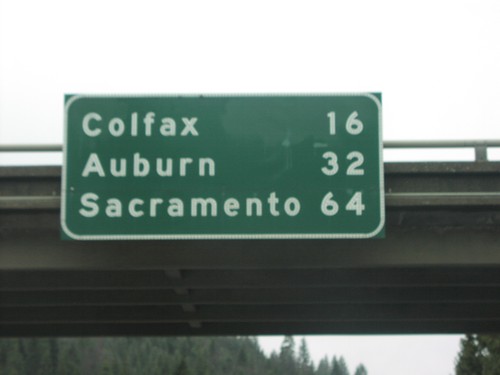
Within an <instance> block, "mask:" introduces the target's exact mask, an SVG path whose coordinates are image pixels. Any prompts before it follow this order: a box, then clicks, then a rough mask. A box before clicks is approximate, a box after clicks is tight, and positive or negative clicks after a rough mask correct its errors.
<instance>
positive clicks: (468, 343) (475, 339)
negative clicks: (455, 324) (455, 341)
mask: <svg viewBox="0 0 500 375" xmlns="http://www.w3.org/2000/svg"><path fill="white" fill-rule="evenodd" d="M455 374H456V375H499V374H500V336H499V335H472V334H469V335H465V337H464V338H463V339H461V340H460V352H459V353H458V357H457V361H456V364H455Z"/></svg>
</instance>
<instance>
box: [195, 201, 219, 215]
mask: <svg viewBox="0 0 500 375" xmlns="http://www.w3.org/2000/svg"><path fill="white" fill-rule="evenodd" d="M198 206H200V208H201V216H203V217H205V216H208V206H210V214H211V216H214V217H215V216H217V201H216V200H215V199H213V198H192V199H191V216H193V217H196V216H198V208H197V207H198Z"/></svg>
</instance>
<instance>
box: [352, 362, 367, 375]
mask: <svg viewBox="0 0 500 375" xmlns="http://www.w3.org/2000/svg"><path fill="white" fill-rule="evenodd" d="M354 375H368V371H367V370H366V367H365V366H364V365H363V364H360V365H359V366H358V367H356V371H354Z"/></svg>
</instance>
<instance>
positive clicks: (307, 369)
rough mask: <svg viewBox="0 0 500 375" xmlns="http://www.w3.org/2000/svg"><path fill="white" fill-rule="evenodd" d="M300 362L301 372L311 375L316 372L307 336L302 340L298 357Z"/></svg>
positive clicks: (304, 374)
mask: <svg viewBox="0 0 500 375" xmlns="http://www.w3.org/2000/svg"><path fill="white" fill-rule="evenodd" d="M297 360H298V362H299V369H300V374H303V375H309V374H311V375H312V374H313V373H314V367H313V363H312V362H311V355H310V354H309V348H308V347H307V342H306V339H305V338H302V340H301V341H300V347H299V356H298V358H297Z"/></svg>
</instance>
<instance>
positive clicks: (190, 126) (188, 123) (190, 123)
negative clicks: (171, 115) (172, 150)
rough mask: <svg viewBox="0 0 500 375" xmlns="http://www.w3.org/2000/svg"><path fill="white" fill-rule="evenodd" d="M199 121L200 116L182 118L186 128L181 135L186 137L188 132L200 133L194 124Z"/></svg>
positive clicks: (195, 134)
mask: <svg viewBox="0 0 500 375" xmlns="http://www.w3.org/2000/svg"><path fill="white" fill-rule="evenodd" d="M197 121H198V118H196V117H193V118H186V117H183V118H182V122H183V123H184V129H183V130H182V132H181V136H183V137H185V136H187V135H188V134H191V135H193V136H197V135H198V131H197V130H196V129H195V128H194V125H195V124H196V122H197Z"/></svg>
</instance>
